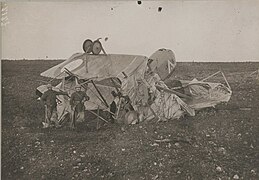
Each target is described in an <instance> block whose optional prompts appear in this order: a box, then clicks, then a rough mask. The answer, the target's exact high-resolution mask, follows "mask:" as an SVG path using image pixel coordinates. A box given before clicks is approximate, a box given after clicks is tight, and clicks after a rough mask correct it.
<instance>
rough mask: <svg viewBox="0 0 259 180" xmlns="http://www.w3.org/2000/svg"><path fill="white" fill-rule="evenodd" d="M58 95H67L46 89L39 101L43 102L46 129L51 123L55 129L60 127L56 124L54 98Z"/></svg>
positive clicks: (56, 116)
mask: <svg viewBox="0 0 259 180" xmlns="http://www.w3.org/2000/svg"><path fill="white" fill-rule="evenodd" d="M58 95H67V93H64V92H57V91H54V90H52V89H48V90H47V91H46V92H44V93H43V95H42V96H41V100H42V101H43V102H44V105H45V123H46V124H47V127H48V126H49V125H50V123H51V122H54V123H55V125H56V127H57V126H60V125H59V124H58V114H57V101H56V96H58Z"/></svg>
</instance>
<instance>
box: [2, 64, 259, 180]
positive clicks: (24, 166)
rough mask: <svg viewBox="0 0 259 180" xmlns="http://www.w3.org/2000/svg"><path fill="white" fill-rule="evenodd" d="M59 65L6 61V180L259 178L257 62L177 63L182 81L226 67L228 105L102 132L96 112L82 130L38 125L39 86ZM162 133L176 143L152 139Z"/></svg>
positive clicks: (40, 108) (111, 126)
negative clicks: (229, 94) (191, 115)
mask: <svg viewBox="0 0 259 180" xmlns="http://www.w3.org/2000/svg"><path fill="white" fill-rule="evenodd" d="M60 62H61V61H26V60H24V61H2V167H1V168H2V175H1V176H2V179H10V180H13V179H48V180H49V179H62V180H63V179H102V178H103V179H132V180H135V179H222V180H223V179H233V178H234V177H235V178H239V179H259V172H258V171H259V148H258V145H259V144H258V137H259V112H258V110H259V108H258V107H259V82H258V80H256V79H255V78H253V77H248V75H249V74H250V73H251V72H253V71H255V70H257V69H258V68H259V63H249V62H247V63H178V65H177V68H176V71H175V77H176V78H178V79H186V80H191V79H192V78H194V77H196V78H198V79H199V78H204V77H206V76H207V75H209V74H213V73H214V72H216V71H218V70H222V71H223V72H224V73H225V75H226V77H227V79H228V80H229V83H230V86H231V87H232V90H233V95H232V97H231V100H230V102H229V103H228V104H226V105H220V106H218V107H217V108H216V109H205V110H202V111H199V112H197V114H196V116H195V117H185V118H183V119H180V120H172V121H168V122H160V123H157V122H156V121H150V122H149V123H142V124H138V125H134V126H129V127H127V128H126V129H125V132H122V131H121V128H120V126H119V125H118V124H106V125H103V126H102V127H101V128H100V129H99V130H98V131H97V130H96V129H95V125H96V124H95V123H96V121H95V120H94V119H93V117H92V116H89V118H88V119H87V121H86V122H84V123H81V124H78V125H79V128H78V130H77V131H70V130H69V129H68V128H66V127H64V128H61V129H49V130H45V129H42V128H41V122H42V121H43V118H44V107H43V105H42V104H41V103H40V102H39V101H37V100H36V99H37V96H36V94H35V89H36V87H38V86H39V85H41V84H43V83H42V81H46V80H48V79H47V78H44V77H40V73H41V72H43V71H45V70H47V69H48V68H50V67H52V66H53V65H56V64H58V63H60ZM217 80H221V79H219V78H217ZM222 82H223V81H222ZM164 138H169V139H171V142H164V143H156V142H155V140H157V139H164Z"/></svg>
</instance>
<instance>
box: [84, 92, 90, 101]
mask: <svg viewBox="0 0 259 180" xmlns="http://www.w3.org/2000/svg"><path fill="white" fill-rule="evenodd" d="M89 100H90V97H89V96H87V94H86V92H84V101H89Z"/></svg>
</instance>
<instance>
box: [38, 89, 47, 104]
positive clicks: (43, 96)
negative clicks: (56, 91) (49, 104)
mask: <svg viewBox="0 0 259 180" xmlns="http://www.w3.org/2000/svg"><path fill="white" fill-rule="evenodd" d="M40 100H41V101H42V102H43V103H44V104H45V103H46V100H47V93H46V92H45V93H43V95H42V96H41V97H40Z"/></svg>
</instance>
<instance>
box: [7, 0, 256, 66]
mask: <svg viewBox="0 0 259 180" xmlns="http://www.w3.org/2000/svg"><path fill="white" fill-rule="evenodd" d="M7 6H8V14H7V16H8V21H9V22H10V23H9V24H7V25H6V26H3V27H2V36H3V37H2V38H3V42H2V45H3V47H2V56H3V59H6V58H7V59H23V58H25V59H38V58H46V57H48V59H53V58H55V59H56V58H58V59H60V58H61V59H66V58H68V57H70V56H71V55H72V54H73V53H76V52H82V43H83V41H84V40H85V39H88V38H90V39H92V40H95V39H97V38H99V37H102V38H105V37H108V41H104V40H102V43H103V46H104V49H105V51H106V52H107V53H109V54H114V53H119V54H137V55H144V56H147V57H149V56H150V55H151V54H152V53H153V52H154V51H156V50H157V49H159V48H168V49H171V50H173V51H174V52H175V55H176V59H177V60H178V61H193V60H195V61H243V60H257V61H258V60H259V1H256V0H254V1H169V2H168V1H158V2H154V1H142V4H141V5H138V3H137V1H98V2H94V1H88V2H19V3H7ZM159 7H162V10H161V12H159V11H158V8H159Z"/></svg>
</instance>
